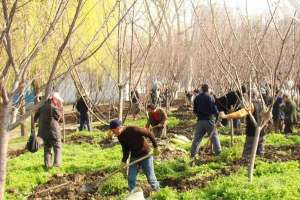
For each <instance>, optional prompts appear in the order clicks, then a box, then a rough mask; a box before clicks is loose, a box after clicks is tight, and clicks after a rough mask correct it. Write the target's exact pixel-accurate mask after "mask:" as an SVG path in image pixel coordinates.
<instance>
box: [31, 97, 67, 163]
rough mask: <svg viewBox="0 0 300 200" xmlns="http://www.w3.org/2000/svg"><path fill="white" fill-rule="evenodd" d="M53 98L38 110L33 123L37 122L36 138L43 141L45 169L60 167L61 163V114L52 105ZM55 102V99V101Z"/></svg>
mask: <svg viewBox="0 0 300 200" xmlns="http://www.w3.org/2000/svg"><path fill="white" fill-rule="evenodd" d="M53 98H54V97H53V96H52V97H50V98H49V99H48V100H47V101H46V102H45V104H44V105H43V106H42V107H41V108H39V109H38V111H37V112H36V114H35V116H34V121H35V122H36V121H37V120H39V121H38V125H39V130H38V136H39V137H41V138H42V139H43V141H44V163H45V167H46V168H47V169H48V168H51V167H52V166H55V167H60V166H61V162H62V145H61V131H60V126H59V120H60V119H61V116H62V113H60V111H59V109H58V108H57V107H55V106H54V104H53V101H52V100H53ZM55 102H57V99H55ZM52 148H53V151H54V164H53V161H52Z"/></svg>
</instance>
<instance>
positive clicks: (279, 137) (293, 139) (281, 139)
mask: <svg viewBox="0 0 300 200" xmlns="http://www.w3.org/2000/svg"><path fill="white" fill-rule="evenodd" d="M266 144H268V145H290V144H297V145H300V136H299V135H291V136H289V137H288V138H285V136H284V134H278V133H272V134H268V135H267V136H266Z"/></svg>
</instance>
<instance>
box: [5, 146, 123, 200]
mask: <svg viewBox="0 0 300 200" xmlns="http://www.w3.org/2000/svg"><path fill="white" fill-rule="evenodd" d="M120 159H121V149H120V146H119V145H118V146H116V147H113V148H111V149H105V150H101V149H100V148H99V147H98V146H94V145H88V144H83V145H64V146H63V165H62V168H61V169H60V172H61V173H64V174H72V173H77V172H90V171H98V170H105V171H112V170H113V169H116V168H117V167H118V166H119V163H120ZM108 160H109V164H108ZM56 173H58V170H57V169H52V170H50V171H45V170H44V168H43V151H42V150H40V151H39V152H37V153H35V154H32V153H29V152H28V153H25V154H24V155H21V156H19V157H17V158H14V159H12V160H9V162H8V174H7V181H6V183H7V185H6V188H7V189H16V190H17V192H18V194H15V195H11V194H7V199H22V198H23V197H24V196H26V195H28V194H29V193H30V192H31V191H32V190H33V188H34V187H35V186H37V185H39V184H42V183H45V182H47V181H48V180H50V179H51V177H52V176H53V175H54V174H56Z"/></svg>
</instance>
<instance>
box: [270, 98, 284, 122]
mask: <svg viewBox="0 0 300 200" xmlns="http://www.w3.org/2000/svg"><path fill="white" fill-rule="evenodd" d="M282 103H283V99H282V97H281V96H278V97H277V98H276V100H275V102H274V105H273V110H272V114H273V119H275V120H277V119H279V118H280V117H281V115H282V113H281V108H280V107H281V105H282Z"/></svg>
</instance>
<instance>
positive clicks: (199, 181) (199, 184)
mask: <svg viewBox="0 0 300 200" xmlns="http://www.w3.org/2000/svg"><path fill="white" fill-rule="evenodd" d="M239 169H240V165H239V164H236V165H232V166H227V167H225V168H222V169H220V170H219V171H217V172H216V173H213V174H211V175H208V176H204V177H199V178H191V177H192V176H195V175H196V174H193V175H191V176H190V177H176V178H174V177H168V178H165V179H163V180H161V181H160V184H161V186H162V187H166V186H168V187H172V188H174V189H176V190H177V191H178V192H186V191H189V190H191V189H194V188H197V189H199V188H204V187H206V186H207V185H208V184H209V183H210V182H211V181H214V180H216V179H217V178H219V177H224V176H230V175H231V174H232V173H235V172H237V171H238V170H239Z"/></svg>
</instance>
